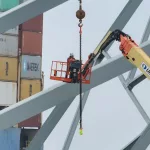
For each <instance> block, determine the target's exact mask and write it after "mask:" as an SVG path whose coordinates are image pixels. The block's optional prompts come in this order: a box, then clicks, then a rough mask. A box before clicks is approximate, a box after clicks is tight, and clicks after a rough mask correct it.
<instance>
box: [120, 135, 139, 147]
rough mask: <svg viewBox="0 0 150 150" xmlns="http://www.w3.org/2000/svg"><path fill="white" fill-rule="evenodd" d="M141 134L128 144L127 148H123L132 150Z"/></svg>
mask: <svg viewBox="0 0 150 150" xmlns="http://www.w3.org/2000/svg"><path fill="white" fill-rule="evenodd" d="M139 137H140V136H138V137H137V138H136V139H135V140H133V142H131V143H130V144H129V145H128V146H126V148H124V149H123V150H131V148H132V147H133V145H134V144H135V143H136V141H137V140H138V139H139Z"/></svg>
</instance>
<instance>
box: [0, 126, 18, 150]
mask: <svg viewBox="0 0 150 150" xmlns="http://www.w3.org/2000/svg"><path fill="white" fill-rule="evenodd" d="M20 134H21V129H19V128H9V129H6V130H1V131H0V149H1V150H20Z"/></svg>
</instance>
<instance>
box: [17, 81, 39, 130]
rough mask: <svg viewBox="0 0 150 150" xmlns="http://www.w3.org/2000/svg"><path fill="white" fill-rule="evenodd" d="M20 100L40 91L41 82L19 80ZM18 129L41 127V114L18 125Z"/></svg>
mask: <svg viewBox="0 0 150 150" xmlns="http://www.w3.org/2000/svg"><path fill="white" fill-rule="evenodd" d="M20 91H21V92H20V100H23V99H25V98H28V97H30V96H31V95H34V94H36V93H38V92H40V91H41V80H24V79H21V87H20ZM18 127H38V128H40V127H41V114H38V115H36V116H34V117H32V118H30V119H27V120H25V121H23V122H21V123H19V124H18Z"/></svg>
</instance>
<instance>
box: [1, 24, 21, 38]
mask: <svg viewBox="0 0 150 150" xmlns="http://www.w3.org/2000/svg"><path fill="white" fill-rule="evenodd" d="M4 34H10V35H17V36H18V34H19V29H18V26H16V27H15V28H12V29H9V30H8V31H6V32H5V33H4Z"/></svg>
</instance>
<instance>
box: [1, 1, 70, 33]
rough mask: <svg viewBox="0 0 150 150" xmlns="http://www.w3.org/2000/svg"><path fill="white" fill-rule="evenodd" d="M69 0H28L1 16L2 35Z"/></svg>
mask: <svg viewBox="0 0 150 150" xmlns="http://www.w3.org/2000/svg"><path fill="white" fill-rule="evenodd" d="M67 1H68V0H27V1H26V2H24V3H22V4H20V5H18V6H16V7H14V8H12V9H10V10H8V11H6V12H3V13H2V14H0V33H4V32H5V31H7V30H9V29H11V28H14V27H16V26H18V25H19V24H22V23H24V22H26V21H28V20H29V19H32V18H34V17H36V16H38V15H40V14H42V13H44V12H46V11H48V10H50V9H52V8H54V7H56V6H58V5H60V4H63V3H64V2H67Z"/></svg>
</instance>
